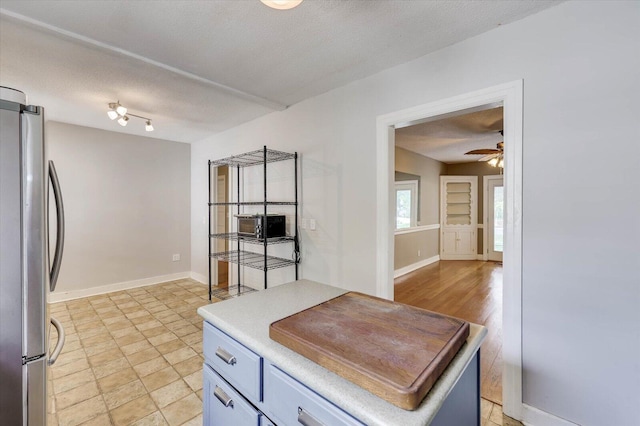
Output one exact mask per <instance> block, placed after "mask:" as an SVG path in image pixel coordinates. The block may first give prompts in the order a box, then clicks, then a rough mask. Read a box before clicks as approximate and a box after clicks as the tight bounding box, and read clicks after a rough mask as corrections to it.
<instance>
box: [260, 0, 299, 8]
mask: <svg viewBox="0 0 640 426" xmlns="http://www.w3.org/2000/svg"><path fill="white" fill-rule="evenodd" d="M260 1H261V2H262V3H264V4H266V5H267V6H269V7H271V8H273V9H278V10H287V9H293V8H294V7H296V6H297V5H299V4H300V3H302V0H260Z"/></svg>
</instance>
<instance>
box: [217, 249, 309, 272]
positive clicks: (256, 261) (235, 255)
mask: <svg viewBox="0 0 640 426" xmlns="http://www.w3.org/2000/svg"><path fill="white" fill-rule="evenodd" d="M209 256H210V257H212V258H215V259H218V260H222V261H224V262H231V263H237V264H240V265H243V266H247V267H249V268H253V269H259V270H261V271H263V270H264V269H265V255H264V254H261V253H253V252H250V251H244V250H240V251H238V250H231V251H223V252H218V253H211V254H210V255H209ZM266 261H267V265H266V269H268V270H269V269H278V268H285V267H287V266H293V265H295V264H296V262H295V261H293V260H290V259H283V258H281V257H275V256H266Z"/></svg>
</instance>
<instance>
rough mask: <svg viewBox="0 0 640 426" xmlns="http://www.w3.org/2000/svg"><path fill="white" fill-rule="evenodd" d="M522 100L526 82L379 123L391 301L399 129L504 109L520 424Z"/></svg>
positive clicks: (515, 412) (512, 399)
mask: <svg viewBox="0 0 640 426" xmlns="http://www.w3.org/2000/svg"><path fill="white" fill-rule="evenodd" d="M522 95H523V82H522V80H518V81H515V82H512V83H507V84H503V85H500V86H495V87H491V88H488V89H484V90H479V91H476V92H472V93H467V94H464V95H460V96H456V97H452V98H449V99H444V100H440V101H435V102H431V103H428V104H424V105H420V106H417V107H413V108H409V109H406V110H402V111H397V112H394V113H390V114H386V115H383V116H379V117H378V119H377V130H376V133H377V138H376V140H377V145H376V153H377V181H376V186H377V203H376V204H377V225H376V230H377V233H376V246H377V250H376V257H377V262H376V264H377V268H376V285H377V295H378V296H380V297H384V298H387V299H391V300H393V297H394V288H393V258H392V256H391V254H392V253H393V252H394V232H393V231H394V228H395V223H394V222H395V211H394V204H395V203H391V202H390V201H391V200H393V198H392V197H393V194H394V193H393V186H394V185H393V182H394V168H395V154H394V146H395V129H396V128H400V127H404V126H410V125H412V124H415V123H419V122H422V121H424V120H434V119H436V117H437V118H444V117H446V116H450V115H457V114H459V113H460V111H467V112H472V111H474V110H481V109H485V108H487V105H492V104H494V105H495V104H502V105H503V107H504V134H505V140H504V142H505V149H504V166H505V168H504V194H505V199H506V200H507V203H506V204H505V205H504V229H505V232H504V268H503V277H504V280H503V281H504V285H503V349H502V358H503V379H502V383H503V392H502V393H503V412H504V413H505V414H507V415H508V416H510V417H513V418H516V419H518V418H521V412H522V409H523V404H522V350H521V342H522V332H521V327H522V318H521V313H522V303H521V296H522V278H521V275H522V274H521V272H522V236H521V235H522V222H521V216H520V215H521V211H522V111H523V108H522V107H523V105H522Z"/></svg>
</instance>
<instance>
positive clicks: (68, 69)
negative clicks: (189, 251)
mask: <svg viewBox="0 0 640 426" xmlns="http://www.w3.org/2000/svg"><path fill="white" fill-rule="evenodd" d="M557 3H558V2H557V1H543V0H522V1H433V0H430V1H418V0H416V1H343V0H327V1H323V0H313V1H312V0H306V1H303V3H302V4H301V5H300V6H298V7H296V8H295V9H292V10H289V11H276V10H273V9H269V8H267V7H266V6H264V5H263V4H262V3H260V2H259V1H258V0H245V1H162V0H158V1H84V2H79V1H63V0H59V1H10V0H2V3H0V7H1V8H0V12H1V16H0V85H3V86H9V87H14V88H17V89H20V90H22V91H24V92H25V93H27V95H28V98H29V102H31V103H34V104H40V105H44V106H45V107H46V108H47V116H48V118H49V119H52V120H57V121H63V122H69V123H74V124H80V125H86V126H91V127H97V128H103V129H109V130H115V131H123V132H126V133H132V134H141V135H145V136H154V137H159V138H163V139H170V140H177V141H183V142H192V141H197V140H200V139H202V138H204V137H207V136H209V135H211V134H213V133H216V132H219V131H222V130H224V129H227V128H230V127H233V126H235V125H238V124H240V123H242V122H246V121H249V120H252V119H254V118H256V117H259V116H261V115H264V114H266V113H269V112H272V111H277V110H281V109H284V108H286V106H289V105H292V104H295V103H297V102H300V101H302V100H304V99H307V98H310V97H312V96H315V95H318V94H320V93H323V92H326V91H328V90H331V89H334V88H336V87H339V86H342V85H344V84H346V83H349V82H351V81H354V80H357V79H360V78H363V77H366V76H368V75H371V74H374V73H376V72H378V71H381V70H383V69H385V68H389V67H392V66H395V65H398V64H400V63H404V62H407V61H409V60H412V59H415V58H417V57H420V56H423V55H425V54H427V53H430V52H433V51H435V50H438V49H441V48H443V47H445V46H448V45H451V44H453V43H456V42H459V41H461V40H464V39H466V38H469V37H472V36H474V35H477V34H480V33H482V32H485V31H488V30H490V29H492V28H495V27H496V26H498V25H502V24H506V23H509V22H513V21H516V20H518V19H521V18H523V17H525V16H528V15H530V14H532V13H536V12H538V11H540V10H543V9H545V8H547V7H550V6H553V5H555V4H557ZM118 99H119V100H120V101H121V102H122V103H123V104H124V105H125V106H127V107H128V108H130V110H131V112H133V113H135V114H139V115H143V116H149V117H151V118H153V120H154V126H155V127H156V131H155V132H153V134H149V133H145V132H144V130H141V129H142V127H143V126H142V122H139V123H138V121H137V120H134V119H132V121H131V122H130V123H129V125H128V126H127V127H126V128H122V127H120V126H118V125H117V124H115V123H114V122H111V121H109V120H108V119H106V114H105V112H106V104H107V103H108V102H113V101H115V100H118Z"/></svg>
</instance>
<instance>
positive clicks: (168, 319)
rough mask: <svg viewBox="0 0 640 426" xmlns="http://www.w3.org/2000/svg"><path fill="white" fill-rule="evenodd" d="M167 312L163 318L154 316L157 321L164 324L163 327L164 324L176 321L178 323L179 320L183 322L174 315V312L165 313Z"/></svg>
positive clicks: (158, 315)
mask: <svg viewBox="0 0 640 426" xmlns="http://www.w3.org/2000/svg"><path fill="white" fill-rule="evenodd" d="M167 309H168V308H167ZM167 312H169V313H167V314H166V315H164V316H163V317H161V316H160V314H155V317H156V318H158V320H159V321H162V323H163V324H165V325H166V324H172V323H174V322H176V321H180V320H183V321H184V319H183V318H182V317H181V316H180V315H178V314H176V313H175V312H173V311H167ZM164 313H166V312H164Z"/></svg>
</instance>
